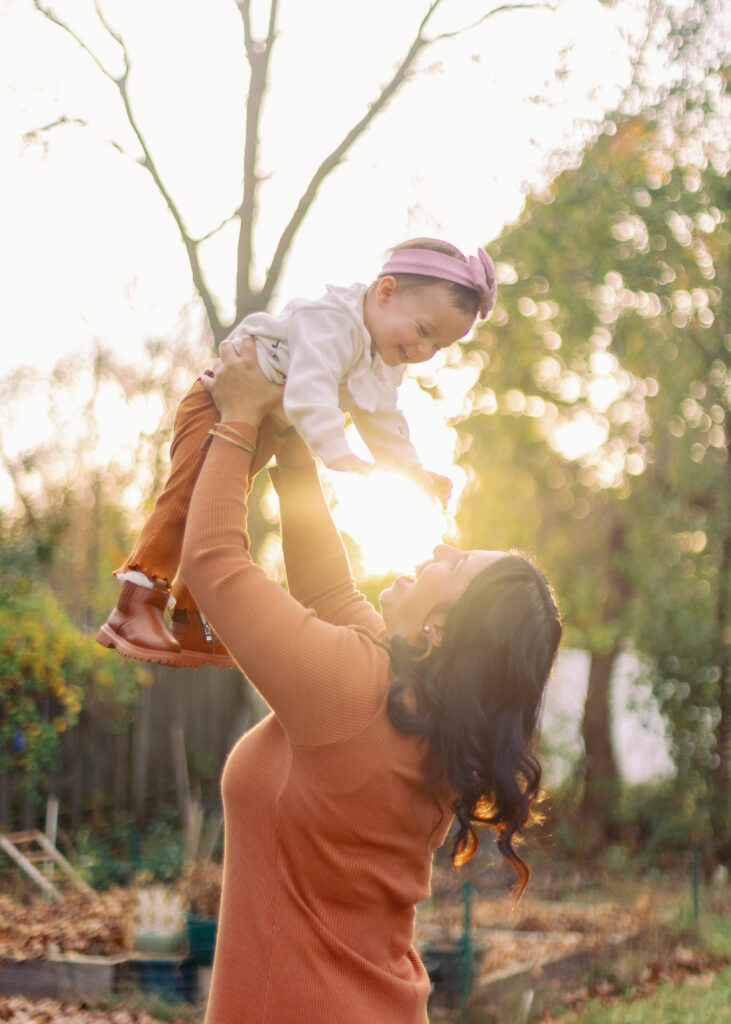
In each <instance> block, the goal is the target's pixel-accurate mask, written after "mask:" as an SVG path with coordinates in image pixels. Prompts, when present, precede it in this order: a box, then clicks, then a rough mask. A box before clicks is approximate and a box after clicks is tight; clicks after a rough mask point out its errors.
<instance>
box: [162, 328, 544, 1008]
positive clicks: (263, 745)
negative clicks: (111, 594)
mask: <svg viewBox="0 0 731 1024" xmlns="http://www.w3.org/2000/svg"><path fill="white" fill-rule="evenodd" d="M207 386H208V387H209V390H210V391H211V394H212V395H213V398H214V401H215V402H216V405H217V406H218V409H219V411H220V415H221V422H220V423H219V424H217V425H216V427H214V429H213V431H212V433H213V437H212V439H211V445H210V449H209V451H208V454H207V456H206V459H205V463H204V466H203V468H202V470H201V474H200V477H199V480H198V483H197V485H196V489H195V492H194V495H193V501H192V503H191V508H190V513H189V518H188V526H187V530H186V537H185V543H184V549H183V559H182V573H183V576H184V578H185V580H186V582H187V584H188V586H189V587H190V589H191V590H192V592H193V595H194V596H195V598H196V601H197V602H198V603H199V605H200V607H201V609H202V610H203V612H204V613H205V614H206V616H207V617H209V618H210V620H211V622H212V623H213V625H214V627H215V629H216V631H217V633H218V634H219V636H220V637H221V640H222V641H223V643H224V644H225V645H226V647H227V648H228V650H229V651H230V652H231V653H232V655H233V656H234V658H235V659H236V661H237V662H238V664H239V665H240V666H241V668H242V670H243V671H244V672H245V673H246V675H247V676H248V677H249V679H250V680H251V681H252V682H253V683H254V685H255V686H256V687H257V688H258V689H259V691H260V692H261V693H262V695H263V696H264V697H265V699H266V700H267V702H268V703H269V705H270V706H271V708H272V711H273V714H272V715H270V716H268V717H267V718H266V719H264V721H263V722H261V723H259V725H257V726H256V727H255V728H254V729H252V730H251V731H250V732H249V733H247V734H246V736H244V737H243V738H242V739H241V740H240V741H239V742H238V744H237V745H236V746H235V747H234V749H233V751H232V752H231V755H230V757H229V759H228V761H227V764H226V767H225V769H224V773H223V782H222V788H223V800H224V808H225V853H224V882H223V894H222V901H221V915H220V920H219V931H218V940H217V947H216V956H215V962H214V968H213V978H212V984H211V993H210V999H209V1005H208V1013H207V1018H206V1020H207V1024H249V1022H251V1024H299V1022H302V1024H343V1022H346V1021H347V1022H348V1024H417V1022H418V1024H424V1022H425V1021H426V1019H427V1017H426V1002H427V995H428V991H429V981H428V977H427V975H426V972H425V970H424V968H423V966H422V964H421V962H420V961H419V958H418V956H417V954H416V953H415V951H414V949H413V947H412V936H413V925H414V913H415V911H414V908H415V904H416V903H417V902H418V901H420V900H423V899H424V898H425V897H426V896H427V895H428V892H429V878H430V871H431V856H432V853H433V851H434V850H435V849H436V848H437V847H438V846H439V845H440V844H441V843H442V842H443V840H444V838H445V835H446V833H447V830H448V828H449V825H450V823H451V820H452V817H453V815H454V814H456V815H457V818H458V821H459V831H458V832H457V837H456V843H455V850H454V854H455V857H456V858H457V859H458V860H460V859H467V858H468V857H469V856H470V855H471V853H472V852H473V850H474V848H475V847H476V844H477V836H476V831H475V823H476V822H480V821H482V822H486V823H488V824H490V825H492V826H493V827H494V828H495V829H496V830H497V833H498V841H499V846H500V849H501V851H502V853H503V855H504V856H505V857H506V858H507V859H508V861H509V862H510V863H511V864H512V865H513V866H514V867H515V868H516V870H517V872H518V876H519V888H521V889H522V888H524V887H525V884H526V882H527V879H528V875H529V873H528V870H527V868H526V866H525V864H524V863H523V861H522V860H521V858H520V857H519V856H518V854H517V853H516V852H515V850H514V848H513V838H514V837H515V836H516V834H517V833H518V832H519V830H520V829H521V827H522V826H523V825H525V824H526V823H527V822H528V820H529V819H530V813H531V803H532V801H533V800H534V799H535V797H536V795H537V790H538V783H539V779H540V768H539V765H538V763H537V762H536V760H535V758H534V757H533V754H532V753H531V746H530V744H531V737H532V734H533V731H534V728H535V724H536V718H537V714H538V710H539V706H540V702H541V696H542V693H543V688H544V686H545V682H546V679H547V677H548V674H549V671H550V668H551V664H552V662H553V658H554V655H555V652H556V648H557V645H558V641H559V638H560V634H561V626H560V623H559V618H558V612H557V610H556V606H555V603H554V601H553V598H552V596H551V594H550V591H549V590H548V587H547V585H546V583H545V580H544V579H543V577H542V575H541V574H540V572H539V571H538V570H537V569H536V568H535V567H534V566H533V565H532V564H531V563H530V562H528V561H527V560H526V559H524V558H522V557H521V556H519V555H513V554H505V553H503V552H498V551H471V552H465V553H463V552H459V551H457V550H456V549H454V548H450V547H446V546H442V547H439V548H437V549H436V550H435V554H434V558H433V559H430V560H429V561H428V562H425V563H424V564H423V565H422V566H420V567H419V568H418V569H417V571H416V575H415V577H400V578H399V579H397V580H396V581H395V583H394V584H393V585H392V586H391V587H389V588H388V589H387V590H385V591H384V592H383V594H382V595H381V608H382V611H383V617H381V616H379V615H378V614H377V613H376V612H375V610H374V609H373V608H372V607H371V605H370V604H369V603H368V602H367V601H366V600H365V598H364V597H363V596H362V595H361V594H359V593H358V591H357V590H356V589H355V586H354V584H353V581H352V579H351V577H350V570H349V566H348V562H347V558H346V555H345V552H344V549H343V546H342V543H341V542H340V538H339V535H338V533H337V531H336V530H335V527H334V525H333V523H332V520H331V518H330V514H329V510H328V507H327V504H326V502H325V500H324V498H323V496H322V492H321V490H320V487H319V483H318V478H317V472H316V469H315V466H314V463H313V461H312V458H311V456H310V455H309V453H308V452H307V450H306V448H305V447H304V445H302V444H301V443H298V442H297V438H296V436H290V437H289V439H288V441H287V442H286V443H285V445H284V447H283V448H282V450H281V452H280V454H279V455H278V469H277V470H276V471H274V472H273V474H272V476H273V479H274V482H275V486H276V488H277V490H278V493H279V497H280V514H281V523H282V544H283V548H284V556H285V564H286V568H287V579H288V584H289V593H287V592H286V591H285V590H284V589H283V588H281V587H280V586H279V585H278V584H277V583H275V582H274V581H272V580H270V579H269V578H268V577H267V576H266V574H265V573H264V572H263V571H262V570H261V569H260V568H259V567H258V566H257V565H255V564H254V563H253V562H252V561H251V559H250V556H249V551H248V537H247V534H246V502H245V486H246V480H247V473H248V468H249V465H250V462H251V459H252V457H253V455H254V452H255V446H256V437H257V428H258V425H259V423H260V422H261V420H262V419H263V417H264V416H265V415H266V414H267V413H268V412H270V411H271V409H272V408H273V407H274V406H275V405H276V403H277V401H278V400H279V398H280V397H281V391H280V390H279V389H278V388H276V387H275V386H273V385H270V384H269V383H268V382H267V381H266V380H265V378H264V376H263V375H262V374H261V371H260V370H259V368H258V365H257V362H256V355H255V350H254V346H253V342H251V341H250V340H249V339H245V340H244V341H243V342H242V343H241V348H240V355H237V354H236V353H235V352H234V350H233V348H232V346H231V345H230V344H228V343H226V342H224V343H223V344H222V346H221V359H220V360H219V361H218V362H217V364H216V366H215V368H214V376H213V378H211V379H209V381H208V382H207ZM289 433H290V435H292V434H293V432H291V431H290V432H289Z"/></svg>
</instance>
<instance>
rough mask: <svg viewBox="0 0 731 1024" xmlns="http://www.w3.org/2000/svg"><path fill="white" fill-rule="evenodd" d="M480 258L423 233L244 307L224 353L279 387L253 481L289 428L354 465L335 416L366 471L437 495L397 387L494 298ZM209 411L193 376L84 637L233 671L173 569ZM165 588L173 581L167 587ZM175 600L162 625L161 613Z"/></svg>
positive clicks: (336, 460)
mask: <svg viewBox="0 0 731 1024" xmlns="http://www.w3.org/2000/svg"><path fill="white" fill-rule="evenodd" d="M495 298H496V285H495V274H494V270H493V266H492V262H491V260H490V257H489V256H488V255H487V253H486V252H485V251H484V250H482V249H480V250H478V255H477V256H476V257H475V256H471V257H470V258H469V259H468V258H467V257H465V256H464V255H463V254H462V253H461V252H460V251H459V249H457V248H455V247H454V246H453V245H450V244H449V243H448V242H442V241H439V240H437V239H431V238H418V239H413V240H412V241H409V242H403V243H402V244H401V245H397V246H396V247H395V248H394V249H392V250H391V255H390V257H389V259H388V260H387V261H386V263H385V264H384V266H383V268H382V269H381V272H380V273H379V275H378V277H377V278H376V280H375V281H373V282H372V283H371V284H370V285H365V284H353V285H350V287H337V286H335V285H329V286H328V287H327V290H326V293H325V294H324V295H323V296H322V297H321V298H319V299H316V300H308V299H293V300H292V301H291V302H289V303H287V305H286V306H285V307H284V309H283V310H282V312H281V313H280V314H278V315H271V314H269V313H253V314H251V315H250V316H247V317H246V318H245V319H244V320H242V322H241V323H240V324H239V325H238V326H237V327H236V328H235V329H234V331H233V332H232V334H231V335H230V338H229V340H231V341H232V342H233V343H234V346H235V347H237V341H238V340H240V339H241V337H242V336H243V335H247V334H248V335H253V337H254V339H255V342H256V351H257V357H258V360H259V365H260V367H261V369H262V371H263V372H264V374H265V375H266V377H267V378H268V379H269V380H271V381H272V382H274V383H277V384H281V385H283V388H284V392H283V399H282V410H281V412H280V411H279V410H278V411H277V412H275V413H273V414H272V415H271V416H269V417H267V419H265V420H264V422H263V423H262V424H261V427H260V430H259V438H258V442H257V451H256V455H255V457H254V460H253V462H252V466H251V476H252V477H253V476H254V475H255V474H256V473H257V472H258V471H259V470H260V469H261V468H262V467H263V466H265V465H266V464H267V462H268V461H269V459H270V458H271V455H272V454H273V452H274V450H275V449H276V445H277V439H278V435H281V433H282V432H283V431H284V430H286V429H288V428H289V427H290V426H291V427H294V428H295V429H296V430H297V431H298V433H300V434H301V436H302V437H303V439H304V440H305V441H306V443H307V444H308V445H309V447H310V448H311V449H312V451H313V452H314V453H315V454H316V455H317V456H319V458H320V459H322V461H323V462H324V463H325V465H327V466H329V467H330V468H331V469H336V470H344V471H348V472H361V473H367V472H369V471H370V469H371V468H372V466H373V464H372V463H369V462H367V461H365V460H363V459H360V458H358V456H356V455H355V454H354V453H353V452H352V451H351V449H350V447H349V445H348V442H347V440H346V436H345V417H344V413H347V414H348V415H349V416H350V418H351V419H352V421H353V423H354V424H355V426H356V428H357V430H358V432H359V433H360V434H361V436H362V438H363V440H364V441H365V443H366V445H367V446H368V448H369V450H370V452H371V454H372V455H373V457H374V459H375V463H376V464H378V465H384V466H389V467H394V468H397V469H400V470H402V471H404V472H406V473H407V474H408V475H409V476H410V477H411V478H413V479H415V480H416V481H417V482H418V483H420V484H421V485H422V486H423V487H424V488H425V489H426V490H427V491H428V492H429V493H431V494H432V495H434V496H435V497H438V498H439V499H440V500H441V501H442V502H443V503H444V502H445V501H446V500H447V498H448V497H449V492H450V486H451V485H450V482H449V480H448V479H447V478H446V477H443V476H439V475H438V474H436V473H432V472H430V471H429V470H427V469H425V468H424V467H423V466H422V465H421V463H420V460H419V457H418V455H417V453H416V450H415V449H414V446H413V445H412V443H411V441H410V439H409V430H408V425H407V423H406V419H405V417H404V415H403V413H402V412H401V411H400V410H399V408H398V406H397V389H398V386H399V384H400V383H401V380H402V378H403V373H404V367H405V365H406V364H408V363H421V362H425V361H426V360H428V359H431V357H432V356H433V355H434V354H435V353H436V352H438V351H439V349H441V348H445V347H446V346H448V345H451V344H452V343H453V342H454V341H457V340H458V339H459V338H462V337H464V335H465V334H467V333H468V332H469V330H470V328H471V327H472V325H473V323H474V321H475V319H476V318H477V317H478V316H479V317H480V318H481V319H484V318H485V317H486V316H487V315H488V313H489V312H490V310H491V309H492V308H493V306H494V305H495ZM217 421H218V412H217V410H216V407H215V405H214V404H213V401H212V399H211V398H210V396H209V394H208V392H207V391H206V389H205V388H204V387H203V385H202V384H201V383H200V381H196V383H195V384H194V386H193V388H192V389H191V391H189V392H188V394H187V395H186V396H185V398H184V399H183V400H182V402H181V403H180V405H179V407H178V410H177V413H176V417H175V423H174V427H173V440H172V444H171V447H170V461H171V466H170V474H169V476H168V479H167V482H166V484H165V487H164V488H163V491H162V493H161V494H160V496H159V498H158V499H157V502H156V503H155V507H154V509H153V511H152V513H151V515H150V517H149V519H148V520H147V522H146V523H145V525H144V526H143V528H142V532H141V534H140V536H139V538H138V540H137V543H136V545H135V547H134V549H133V551H132V552H131V553H130V555H129V556H128V558H127V559H126V560H125V562H124V564H123V565H122V566H120V568H119V569H117V570H116V571H115V575H116V576H117V578H118V579H119V580H120V581H121V582H122V584H123V586H122V591H121V594H120V596H119V600H118V602H117V606H116V608H115V609H114V610H113V611H112V613H111V615H110V616H109V618H108V619H107V621H106V623H105V624H104V625H103V626H102V627H101V628H100V630H99V632H98V633H97V637H96V638H97V640H98V642H99V643H100V644H102V645H103V646H104V647H112V648H115V649H116V650H117V651H118V653H119V654H121V655H123V656H124V657H127V658H134V659H136V660H138V661H151V662H157V663H159V664H166V665H178V666H192V667H196V666H199V665H203V664H213V665H220V666H225V667H230V666H233V661H232V659H231V657H230V656H229V654H228V652H227V651H226V649H225V648H224V647H223V645H222V644H221V643H220V641H219V640H218V638H217V637H216V636H215V635H214V634H213V632H212V631H211V629H210V627H209V625H208V623H207V622H206V621H205V619H204V618H203V617H202V616H201V614H200V613H199V612H198V609H197V606H196V604H195V601H194V599H193V597H192V595H191V593H190V591H189V590H188V589H187V587H186V586H185V583H184V581H183V580H182V579H180V577H179V575H178V566H179V561H180V551H181V548H182V543H183V534H184V531H185V520H186V516H187V511H188V504H189V501H190V497H191V494H192V492H193V487H194V485H195V481H196V478H197V475H198V470H199V468H200V465H201V461H202V459H203V457H204V454H205V448H206V446H207V443H208V441H209V440H210V438H209V432H210V430H211V429H212V427H213V426H214V424H215V423H216V422H217ZM171 585H172V587H171ZM171 591H172V597H173V598H174V601H175V609H174V611H173V615H172V622H171V625H170V628H168V625H167V623H166V622H165V618H164V612H165V609H166V607H167V604H168V599H169V597H170V595H171Z"/></svg>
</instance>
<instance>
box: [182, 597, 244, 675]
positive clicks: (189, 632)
mask: <svg viewBox="0 0 731 1024" xmlns="http://www.w3.org/2000/svg"><path fill="white" fill-rule="evenodd" d="M170 629H171V632H172V635H173V636H174V637H175V639H176V640H177V641H178V643H179V644H180V653H179V654H176V655H175V656H174V660H173V661H171V662H169V664H171V665H180V666H181V668H182V667H187V668H198V667H199V666H200V665H218V667H219V668H236V662H235V661H234V660H233V658H232V657H231V655H230V654H229V653H228V651H227V650H226V648H225V647H224V645H223V644H222V643H221V641H220V640H219V639H218V637H217V636H216V634H215V633H214V632H213V630H212V629H211V627H210V626H209V625H208V623H207V622H206V620H205V619H204V618H203V616H202V615H201V613H200V612H191V611H188V609H187V608H176V609H175V611H174V612H173V622H172V626H171V627H170Z"/></svg>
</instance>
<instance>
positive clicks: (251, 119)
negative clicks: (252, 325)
mask: <svg viewBox="0 0 731 1024" xmlns="http://www.w3.org/2000/svg"><path fill="white" fill-rule="evenodd" d="M277 5H278V0H271V2H270V5H269V24H268V27H267V34H266V39H265V40H264V41H263V42H257V41H255V40H254V39H253V37H252V34H251V19H250V8H249V0H239V2H238V3H237V4H236V6H237V7H238V10H239V13H240V14H241V21H242V23H243V27H244V45H245V48H246V56H247V59H248V62H249V67H250V69H251V78H250V81H249V94H248V96H247V99H246V125H245V141H244V187H243V195H242V198H241V206H240V207H239V217H240V226H239V241H238V246H237V263H236V318H237V319H240V318H241V316H243V315H244V312H248V309H247V308H246V307H247V305H248V304H249V303H250V298H249V297H250V294H251V267H252V263H253V246H254V220H255V218H256V193H257V188H258V179H257V174H256V163H257V155H258V152H259V120H260V116H261V105H262V102H263V99H264V93H265V92H266V87H267V74H268V70H269V57H270V55H271V52H272V47H273V45H274V39H275V34H276V20H277ZM217 340H218V339H217Z"/></svg>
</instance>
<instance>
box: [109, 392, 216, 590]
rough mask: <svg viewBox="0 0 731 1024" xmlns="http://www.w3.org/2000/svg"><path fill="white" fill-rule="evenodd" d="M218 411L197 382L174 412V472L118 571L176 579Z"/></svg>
mask: <svg viewBox="0 0 731 1024" xmlns="http://www.w3.org/2000/svg"><path fill="white" fill-rule="evenodd" d="M218 418H219V417H218V410H217V409H216V406H215V405H214V403H213V399H212V398H211V396H210V395H209V394H208V392H207V391H206V389H205V388H204V387H203V385H202V384H201V383H200V381H196V382H195V384H194V385H193V387H192V388H191V389H190V391H189V392H188V394H187V395H186V396H185V397H184V398H183V400H182V401H181V403H180V405H179V406H178V410H177V412H176V414H175V423H174V425H173V441H172V444H171V446H170V474H169V475H168V478H167V481H166V482H165V486H164V488H163V490H162V492H161V494H160V495H159V497H158V499H157V501H156V502H155V507H154V508H153V510H152V512H151V514H150V516H149V517H148V519H147V521H146V523H145V525H144V526H143V527H142V531H141V533H140V535H139V537H138V538H137V543H136V544H135V546H134V548H133V550H132V551H131V552H130V554H129V556H128V557H127V559H126V561H125V562H124V563H123V564H122V565H121V566H120V567H119V568H118V569H117V570H115V571H116V572H117V573H120V572H126V571H128V570H130V569H137V570H139V571H140V572H143V573H144V574H145V575H146V576H148V577H150V579H157V580H164V581H165V583H167V584H168V586H169V585H170V584H171V583H172V581H173V580H174V578H175V576H176V574H177V572H178V566H179V564H180V553H181V551H182V547H183V535H184V533H185V523H186V519H187V517H188V505H189V504H190V499H191V496H192V494H193V488H194V486H195V482H196V480H197V478H198V473H199V471H200V467H201V465H202V462H203V457H204V454H205V452H204V446H205V445H207V443H208V441H209V440H210V437H209V431H210V429H211V427H212V426H213V425H214V423H217V422H218Z"/></svg>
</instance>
